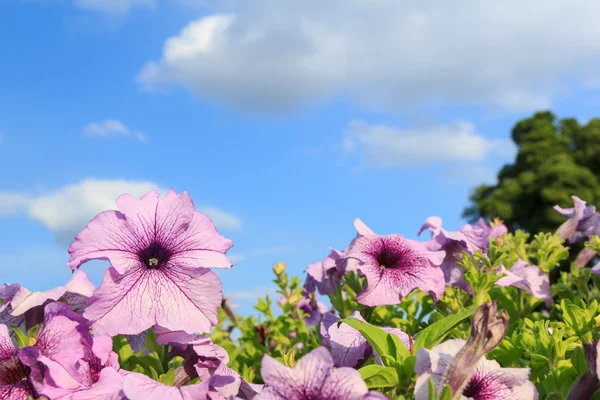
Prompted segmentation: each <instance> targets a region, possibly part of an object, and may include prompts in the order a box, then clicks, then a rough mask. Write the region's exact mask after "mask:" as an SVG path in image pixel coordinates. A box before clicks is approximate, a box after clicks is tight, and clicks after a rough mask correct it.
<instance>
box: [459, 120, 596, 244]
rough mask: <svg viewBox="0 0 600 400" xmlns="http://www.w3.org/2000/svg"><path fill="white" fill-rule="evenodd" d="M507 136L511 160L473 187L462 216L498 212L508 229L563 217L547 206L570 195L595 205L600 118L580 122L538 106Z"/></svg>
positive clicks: (533, 228)
mask: <svg viewBox="0 0 600 400" xmlns="http://www.w3.org/2000/svg"><path fill="white" fill-rule="evenodd" d="M512 140H513V142H514V143H515V144H516V145H517V147H518V153H517V156H516V159H515V161H514V162H513V163H512V164H509V165H505V166H504V167H502V169H501V170H500V172H499V173H498V182H497V184H496V185H494V186H488V185H480V186H478V187H476V188H475V189H474V190H473V192H472V194H471V196H470V197H469V200H470V202H471V205H470V206H469V207H467V208H466V209H465V210H464V212H463V217H466V218H468V219H469V220H470V221H471V222H474V221H475V220H477V219H478V218H479V217H486V218H494V217H500V218H501V219H503V220H504V221H505V223H506V225H507V226H508V227H509V229H511V230H514V229H523V230H526V231H528V232H533V233H537V232H539V231H554V230H555V229H556V228H557V227H558V226H559V225H560V224H561V223H562V222H564V221H565V218H564V217H563V216H561V215H560V214H559V213H557V212H555V211H554V210H553V209H552V207H553V206H554V205H556V204H558V205H560V206H561V207H572V206H573V202H572V200H571V198H570V196H571V195H577V196H579V197H580V198H581V199H583V200H585V201H587V202H588V204H595V205H600V119H592V120H590V121H589V122H588V123H587V125H580V124H579V123H578V122H577V121H576V120H575V119H573V118H566V119H562V120H559V121H557V119H556V116H555V115H554V114H552V113H551V112H549V111H544V112H538V113H535V114H534V115H533V117H531V118H527V119H524V120H522V121H519V122H518V123H517V124H516V125H515V127H514V128H513V130H512Z"/></svg>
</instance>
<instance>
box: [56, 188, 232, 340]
mask: <svg viewBox="0 0 600 400" xmlns="http://www.w3.org/2000/svg"><path fill="white" fill-rule="evenodd" d="M117 207H118V208H119V211H104V212H102V213H100V214H98V215H97V216H96V217H94V219H93V220H92V221H90V223H89V224H88V225H87V226H86V227H85V228H84V229H83V230H82V231H81V232H80V233H79V234H78V235H77V237H76V239H75V241H74V242H73V243H72V244H71V246H70V247H69V253H70V255H71V259H70V261H69V263H68V265H69V266H70V267H71V268H72V269H77V268H79V267H80V266H81V264H83V263H85V262H87V261H90V260H94V259H103V260H108V261H110V263H111V265H112V267H111V268H109V269H108V270H107V271H106V273H105V275H104V280H103V281H102V284H101V285H100V287H99V288H98V289H97V290H96V292H95V293H94V296H93V297H92V298H91V299H90V301H89V302H88V306H87V308H86V310H85V313H84V316H85V317H86V318H87V319H89V320H90V321H92V325H91V327H92V330H93V332H94V334H95V335H102V334H110V335H116V334H130V335H135V334H138V333H140V332H142V331H145V330H146V329H148V328H150V327H152V326H154V325H160V326H163V327H165V328H167V329H169V330H173V331H176V330H183V331H186V332H189V333H193V332H208V331H209V330H210V327H211V326H212V325H215V324H216V323H217V316H216V314H217V309H218V307H219V305H220V304H221V299H222V293H221V283H220V280H219V278H218V277H217V276H216V275H215V274H214V273H213V272H211V271H210V270H209V269H208V267H214V268H230V267H231V266H232V264H231V263H230V262H229V260H228V259H227V257H226V256H225V252H226V251H227V250H228V249H229V248H231V246H232V242H231V240H229V239H226V238H224V237H223V236H221V235H220V234H219V233H218V232H217V230H216V228H215V226H214V225H213V223H212V221H211V220H210V219H209V218H208V217H207V216H206V215H204V214H202V213H200V212H197V211H195V208H194V204H193V202H192V199H191V198H190V196H189V195H188V194H187V192H183V193H182V194H180V195H177V194H176V193H175V192H174V191H173V190H170V191H169V192H168V193H167V195H166V196H165V197H164V198H162V199H159V194H158V193H157V192H156V191H151V192H149V193H147V194H146V195H144V196H143V197H142V198H141V200H138V199H135V198H134V197H133V196H131V195H128V194H126V195H122V196H120V197H119V198H117Z"/></svg>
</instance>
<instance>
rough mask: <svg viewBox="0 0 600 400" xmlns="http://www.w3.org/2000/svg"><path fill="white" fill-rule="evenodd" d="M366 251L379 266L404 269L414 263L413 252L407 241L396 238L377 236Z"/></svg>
mask: <svg viewBox="0 0 600 400" xmlns="http://www.w3.org/2000/svg"><path fill="white" fill-rule="evenodd" d="M368 253H369V255H370V256H371V257H373V258H374V259H375V260H376V261H377V263H378V264H379V266H380V267H381V268H385V269H388V268H391V269H406V268H410V267H412V266H413V264H414V261H415V260H414V258H415V257H414V254H413V251H412V249H411V248H410V247H409V246H408V244H407V243H404V242H403V241H401V239H397V238H389V237H379V238H377V240H376V241H374V242H373V243H372V244H371V246H370V249H369V250H368Z"/></svg>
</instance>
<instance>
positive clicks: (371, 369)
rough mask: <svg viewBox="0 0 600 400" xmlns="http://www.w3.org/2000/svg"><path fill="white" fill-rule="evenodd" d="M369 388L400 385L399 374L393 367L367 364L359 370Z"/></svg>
mask: <svg viewBox="0 0 600 400" xmlns="http://www.w3.org/2000/svg"><path fill="white" fill-rule="evenodd" d="M358 372H360V375H361V377H362V378H363V380H364V381H365V383H366V384H367V387H368V388H369V389H374V388H386V387H393V386H398V383H399V381H398V374H397V373H396V370H395V369H394V368H392V367H382V366H381V365H376V364H372V365H367V366H366V367H363V368H361V369H359V370H358Z"/></svg>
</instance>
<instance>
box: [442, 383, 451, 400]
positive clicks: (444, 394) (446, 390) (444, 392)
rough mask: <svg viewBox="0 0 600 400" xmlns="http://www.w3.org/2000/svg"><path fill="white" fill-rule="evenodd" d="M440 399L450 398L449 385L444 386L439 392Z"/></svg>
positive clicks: (447, 399) (449, 399) (446, 399)
mask: <svg viewBox="0 0 600 400" xmlns="http://www.w3.org/2000/svg"><path fill="white" fill-rule="evenodd" d="M440 400H452V389H450V386H448V385H445V386H444V388H443V389H442V393H441V394H440Z"/></svg>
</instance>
